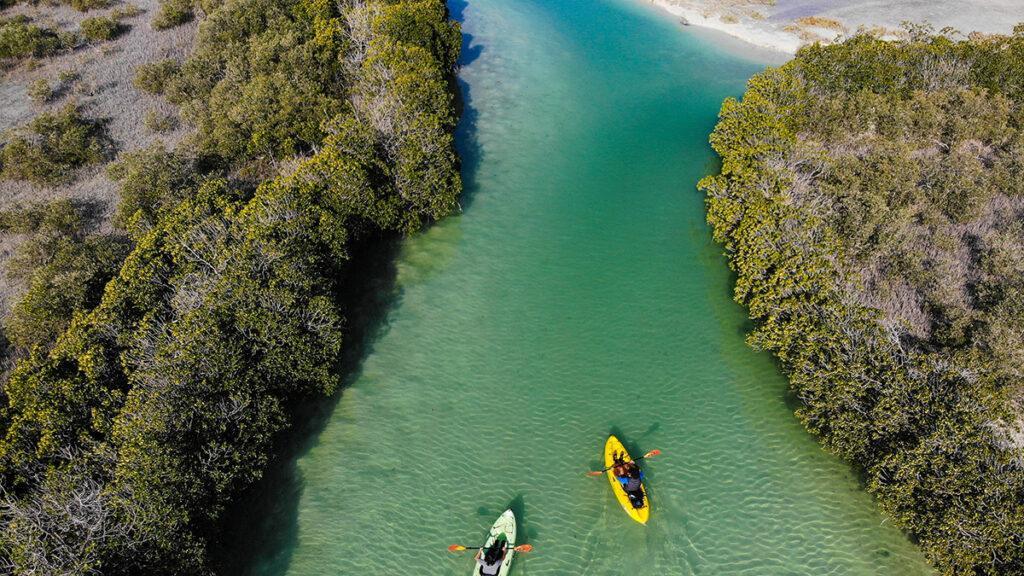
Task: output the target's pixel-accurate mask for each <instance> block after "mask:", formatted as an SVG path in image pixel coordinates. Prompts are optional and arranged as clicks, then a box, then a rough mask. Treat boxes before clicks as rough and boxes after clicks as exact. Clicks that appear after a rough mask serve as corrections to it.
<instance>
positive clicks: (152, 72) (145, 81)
mask: <svg viewBox="0 0 1024 576" xmlns="http://www.w3.org/2000/svg"><path fill="white" fill-rule="evenodd" d="M179 69H180V67H179V66H178V63H177V62H175V61H174V60H172V59H167V60H161V61H159V62H151V63H148V64H141V65H139V67H138V68H136V69H135V77H134V78H132V83H133V84H135V87H136V88H138V89H139V90H142V91H143V92H148V93H150V94H162V93H163V91H164V87H165V86H166V85H167V82H168V80H170V79H171V78H173V77H174V76H176V75H177V74H178V71H179Z"/></svg>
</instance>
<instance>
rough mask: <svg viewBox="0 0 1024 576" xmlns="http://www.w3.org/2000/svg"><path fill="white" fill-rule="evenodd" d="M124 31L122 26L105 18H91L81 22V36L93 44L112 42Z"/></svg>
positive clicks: (111, 19) (113, 20)
mask: <svg viewBox="0 0 1024 576" xmlns="http://www.w3.org/2000/svg"><path fill="white" fill-rule="evenodd" d="M124 30H125V26H124V25H123V24H121V23H120V22H118V21H117V20H115V19H113V18H110V17H107V16H93V17H92V18H86V19H85V20H82V35H83V36H85V37H86V38H87V39H89V40H92V41H93V42H101V41H103V40H113V39H114V38H115V37H117V36H118V35H120V34H121V33H122V32H124Z"/></svg>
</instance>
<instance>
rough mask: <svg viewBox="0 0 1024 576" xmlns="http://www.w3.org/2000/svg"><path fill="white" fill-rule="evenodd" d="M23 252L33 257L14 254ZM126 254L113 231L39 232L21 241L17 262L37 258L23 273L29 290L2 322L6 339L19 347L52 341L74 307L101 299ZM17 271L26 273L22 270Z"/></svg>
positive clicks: (84, 306) (85, 306) (88, 307)
mask: <svg viewBox="0 0 1024 576" xmlns="http://www.w3.org/2000/svg"><path fill="white" fill-rule="evenodd" d="M25 253H28V254H31V255H32V256H29V257H22V258H18V256H20V255H21V254H25ZM126 254H127V244H126V243H125V242H124V241H122V240H119V239H117V238H114V237H111V236H90V237H79V236H78V235H72V236H51V235H38V236H36V237H34V238H32V239H31V240H29V241H28V242H26V244H24V245H22V247H21V248H20V250H19V254H18V255H17V256H16V260H15V262H16V263H17V264H21V265H22V266H24V263H25V262H26V261H27V260H30V259H33V260H36V261H35V262H33V264H34V266H33V267H32V270H31V273H29V274H26V276H27V280H28V287H29V288H28V292H27V293H26V294H25V295H24V296H23V297H22V299H21V300H20V301H18V303H17V304H15V306H14V308H13V309H12V310H11V315H10V316H9V317H8V318H7V320H6V322H5V325H4V329H5V333H6V336H7V338H8V340H9V341H10V343H11V344H12V345H14V346H16V347H18V348H20V349H23V350H31V349H33V348H34V347H36V346H49V345H51V344H52V343H53V342H54V341H56V339H57V336H59V335H60V334H61V333H62V332H63V331H64V330H65V329H66V328H67V327H68V324H69V322H70V320H71V317H72V315H73V313H74V312H76V311H79V310H89V309H91V308H92V307H94V306H95V305H96V304H98V303H99V299H100V296H101V295H102V294H103V287H104V286H106V284H107V282H108V281H109V280H110V279H111V278H113V277H114V276H115V275H116V274H117V271H118V269H119V268H120V265H121V262H122V261H123V260H124V257H125V255H126ZM41 255H45V258H39V256H41ZM33 257H34V258H33ZM12 263H13V262H12ZM19 271H20V272H21V273H22V274H25V272H26V269H25V268H24V267H22V268H19Z"/></svg>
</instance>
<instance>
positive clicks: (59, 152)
mask: <svg viewBox="0 0 1024 576" xmlns="http://www.w3.org/2000/svg"><path fill="white" fill-rule="evenodd" d="M108 148H109V144H108V141H107V139H106V137H105V135H104V131H103V126H102V124H101V123H99V122H96V121H94V120H89V119H87V118H85V117H83V116H82V115H81V114H80V113H79V111H78V109H77V108H75V106H73V105H68V106H66V107H64V109H63V110H61V111H59V112H52V113H45V114H40V115H39V116H38V117H36V118H35V119H34V120H33V121H32V122H31V123H30V124H29V125H28V128H27V130H21V131H20V132H18V133H16V134H15V135H14V136H13V137H12V138H11V140H10V141H9V142H7V144H6V145H5V146H4V147H3V150H2V151H0V158H2V159H3V172H2V175H3V177H4V178H10V179H13V180H28V181H30V182H34V183H35V184H39V185H45V184H59V183H61V182H66V181H68V180H69V179H70V178H71V176H72V174H73V172H74V170H75V169H77V168H79V167H81V166H84V165H86V164H92V163H95V162H99V161H100V160H102V159H103V158H104V157H105V156H106V154H107V150H108Z"/></svg>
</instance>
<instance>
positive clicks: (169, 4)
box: [153, 0, 195, 30]
mask: <svg viewBox="0 0 1024 576" xmlns="http://www.w3.org/2000/svg"><path fill="white" fill-rule="evenodd" d="M193 18H195V13H194V12H193V9H192V0H160V10H159V11H158V12H157V13H156V16H155V17H154V18H153V28H154V29H156V30H167V29H168V28H174V27H175V26H181V25H182V24H184V23H186V22H191V21H192V19H193Z"/></svg>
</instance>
